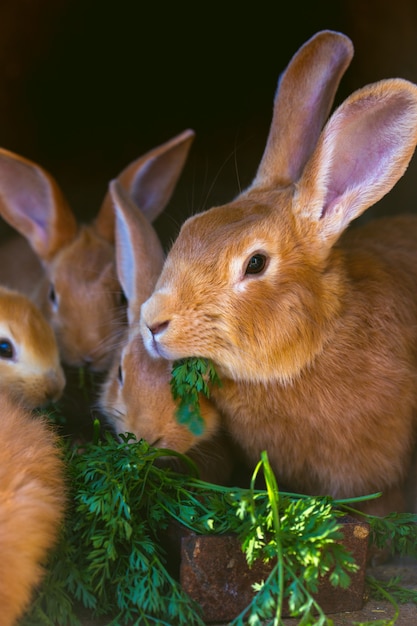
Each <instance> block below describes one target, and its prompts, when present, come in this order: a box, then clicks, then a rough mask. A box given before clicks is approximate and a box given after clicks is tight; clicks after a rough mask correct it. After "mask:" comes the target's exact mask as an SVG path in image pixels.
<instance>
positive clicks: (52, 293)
mask: <svg viewBox="0 0 417 626" xmlns="http://www.w3.org/2000/svg"><path fill="white" fill-rule="evenodd" d="M48 298H49V301H50V302H51V303H52V304H53V305H54V306H56V305H57V299H56V292H55V289H54V286H53V285H52V284H51V285H50V286H49V293H48Z"/></svg>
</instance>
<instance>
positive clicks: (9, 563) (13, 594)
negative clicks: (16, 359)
mask: <svg viewBox="0 0 417 626" xmlns="http://www.w3.org/2000/svg"><path fill="white" fill-rule="evenodd" d="M0 419H1V429H0V458H1V463H0V553H1V558H2V567H1V572H0V606H1V623H2V625H3V626H14V624H16V623H17V620H18V619H19V618H20V617H21V616H22V614H23V612H24V610H25V609H27V607H28V604H29V602H30V600H31V598H32V595H33V592H34V590H35V588H36V586H37V585H38V584H39V582H40V580H41V578H42V576H43V573H44V569H43V568H44V565H45V562H46V557H47V555H48V552H49V551H50V550H51V548H52V547H53V546H54V544H55V542H56V539H57V536H58V533H59V529H60V525H61V523H62V521H63V513H64V508H65V481H64V473H63V469H64V467H63V461H62V458H61V454H60V450H59V445H58V440H57V437H56V435H55V434H54V432H53V431H52V429H51V428H50V425H48V424H46V423H45V422H44V421H43V420H42V419H41V418H34V417H33V416H31V415H30V414H29V413H27V411H26V410H24V409H23V408H22V407H20V406H19V405H18V404H16V403H14V402H12V401H11V400H10V398H9V397H8V396H7V395H6V394H4V393H3V392H0Z"/></svg>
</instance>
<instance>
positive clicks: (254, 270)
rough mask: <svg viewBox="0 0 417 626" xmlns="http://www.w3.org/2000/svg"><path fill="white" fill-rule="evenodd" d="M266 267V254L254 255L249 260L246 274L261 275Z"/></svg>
mask: <svg viewBox="0 0 417 626" xmlns="http://www.w3.org/2000/svg"><path fill="white" fill-rule="evenodd" d="M265 266H266V256H265V255H264V254H254V255H253V256H251V258H250V259H249V262H248V264H247V266H246V270H245V274H260V273H261V272H263V270H264V269H265Z"/></svg>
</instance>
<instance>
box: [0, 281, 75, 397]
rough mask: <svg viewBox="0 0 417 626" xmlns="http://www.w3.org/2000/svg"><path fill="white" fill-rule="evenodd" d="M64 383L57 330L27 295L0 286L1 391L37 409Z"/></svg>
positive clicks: (61, 390) (60, 390)
mask: <svg viewBox="0 0 417 626" xmlns="http://www.w3.org/2000/svg"><path fill="white" fill-rule="evenodd" d="M64 387H65V375H64V372H63V370H62V367H61V364H60V360H59V352H58V346H57V343H56V339H55V335H54V332H53V330H52V328H51V326H50V325H49V324H48V322H47V321H46V319H45V318H44V316H43V315H42V313H41V312H40V311H39V309H38V308H37V307H36V306H35V305H34V304H33V302H31V300H29V298H28V297H26V296H25V295H23V294H21V293H18V292H17V291H14V290H11V289H7V288H6V287H0V393H3V392H5V393H8V394H10V395H11V396H12V397H13V398H14V399H15V401H16V402H18V403H19V404H21V405H23V406H24V407H26V408H28V409H34V408H37V407H41V406H44V405H46V404H47V403H49V402H54V401H56V400H58V399H59V398H60V397H61V395H62V392H63V390H64Z"/></svg>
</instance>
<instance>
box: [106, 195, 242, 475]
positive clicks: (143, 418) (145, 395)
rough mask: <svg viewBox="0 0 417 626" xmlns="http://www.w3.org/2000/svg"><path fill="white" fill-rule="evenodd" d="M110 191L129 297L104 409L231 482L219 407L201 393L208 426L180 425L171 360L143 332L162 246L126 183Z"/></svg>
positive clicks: (115, 423) (124, 427)
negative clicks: (158, 355)
mask: <svg viewBox="0 0 417 626" xmlns="http://www.w3.org/2000/svg"><path fill="white" fill-rule="evenodd" d="M111 193H112V197H113V198H114V203H115V210H116V268H117V271H118V275H119V280H120V283H121V284H122V286H123V290H124V292H125V293H126V296H127V299H128V302H129V306H128V318H129V328H128V331H127V335H126V338H125V340H124V341H123V342H122V343H121V346H120V350H119V351H118V353H117V355H116V359H115V360H114V363H113V366H112V368H111V369H110V371H109V373H108V375H107V379H106V381H105V383H104V385H103V388H102V392H101V395H100V399H99V406H100V409H101V411H102V412H103V414H104V415H105V416H106V418H107V420H108V422H109V423H110V424H111V425H112V427H113V429H114V430H115V432H116V433H117V434H120V433H125V432H130V433H133V434H135V435H136V437H137V438H138V439H145V440H146V441H148V443H149V444H151V445H154V446H156V447H158V448H170V449H171V450H175V451H177V452H181V453H187V454H189V455H190V456H191V458H194V459H195V460H196V462H197V464H198V466H199V469H200V475H201V477H202V478H204V479H208V480H212V481H215V482H226V481H227V479H228V478H229V476H230V474H231V470H232V454H231V446H230V444H229V443H228V441H227V438H226V437H225V436H224V435H222V434H221V432H220V416H219V412H218V410H217V409H216V408H215V407H214V405H213V404H212V403H210V402H209V401H208V400H206V398H205V397H204V396H202V397H201V398H200V405H201V411H202V415H203V419H204V422H205V430H204V433H203V434H202V435H201V436H199V437H197V436H195V435H193V434H192V433H191V431H190V429H189V428H188V427H187V426H182V425H180V424H178V422H177V420H176V418H175V411H176V408H177V405H176V403H175V402H174V400H173V398H172V394H171V388H170V379H171V368H172V364H171V363H167V362H166V361H165V360H163V359H154V358H152V357H151V356H150V355H149V354H148V353H147V352H146V350H145V348H144V345H143V340H142V337H141V335H140V333H139V332H138V323H139V316H140V307H141V304H142V302H143V301H144V300H145V299H146V298H147V297H148V296H149V295H150V294H151V293H152V289H153V287H154V285H155V282H156V280H157V277H158V276H159V273H160V270H161V267H162V263H163V258H164V257H163V250H162V246H161V244H160V243H159V241H158V240H157V238H156V236H155V233H153V234H152V233H151V232H149V231H150V228H151V227H150V225H149V223H148V222H147V221H146V220H145V219H144V218H143V217H141V216H140V214H138V212H137V211H135V210H134V207H132V206H131V202H129V198H128V197H127V195H126V194H124V193H123V190H122V189H121V187H120V186H118V185H117V184H114V183H112V186H111ZM144 277H147V280H146V281H144V280H143V279H144Z"/></svg>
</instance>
